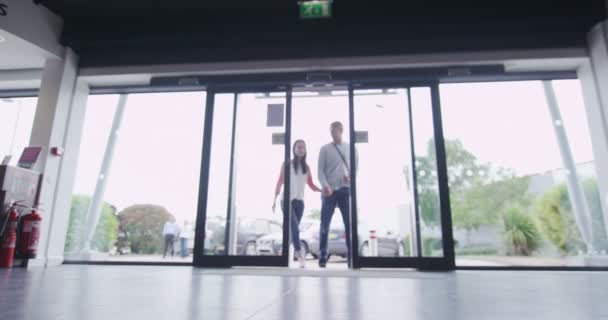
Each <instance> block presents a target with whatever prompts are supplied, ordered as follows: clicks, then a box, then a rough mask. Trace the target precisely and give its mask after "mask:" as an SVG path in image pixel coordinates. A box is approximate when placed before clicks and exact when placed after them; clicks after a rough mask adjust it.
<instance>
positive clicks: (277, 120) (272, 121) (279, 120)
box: [266, 104, 285, 127]
mask: <svg viewBox="0 0 608 320" xmlns="http://www.w3.org/2000/svg"><path fill="white" fill-rule="evenodd" d="M284 118H285V105H283V104H269V105H268V113H267V114H266V126H268V127H282V126H283V119H284Z"/></svg>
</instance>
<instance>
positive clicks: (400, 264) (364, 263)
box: [348, 80, 455, 270]
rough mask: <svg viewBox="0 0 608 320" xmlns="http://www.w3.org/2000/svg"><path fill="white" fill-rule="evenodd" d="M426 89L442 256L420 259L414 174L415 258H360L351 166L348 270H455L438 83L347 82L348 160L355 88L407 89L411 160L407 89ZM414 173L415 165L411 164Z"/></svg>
mask: <svg viewBox="0 0 608 320" xmlns="http://www.w3.org/2000/svg"><path fill="white" fill-rule="evenodd" d="M420 87H422V88H429V89H430V93H431V97H430V98H431V109H432V116H433V134H434V139H435V152H436V158H437V183H438V186H439V206H440V221H441V239H442V247H443V256H442V257H423V256H422V252H421V251H422V250H420V249H421V248H420V247H421V245H420V240H421V237H422V236H421V234H420V225H419V221H420V218H419V209H418V192H417V185H416V182H415V181H416V180H415V179H416V175H415V174H414V186H413V188H414V199H413V200H414V206H415V214H416V230H417V232H416V239H412V240H411V241H414V240H416V242H417V247H418V250H417V251H418V252H417V253H418V255H417V256H416V257H362V256H360V253H359V241H358V239H359V236H360V235H359V234H358V231H359V230H358V228H357V225H358V217H357V175H356V174H355V169H356V168H355V167H354V166H351V181H352V186H351V210H350V211H351V235H352V236H351V248H352V249H351V255H352V259H351V261H352V263H351V267H352V268H355V269H359V268H413V269H419V270H453V269H454V268H455V253H454V239H453V231H452V214H451V209H450V199H449V197H450V193H449V188H448V176H447V160H446V154H445V142H444V137H443V126H442V121H441V105H440V99H439V81H438V80H422V81H420V80H409V81H408V80H404V81H390V82H386V81H383V82H369V83H366V82H351V83H349V87H348V88H349V90H348V94H349V115H350V130H349V135H350V141H351V143H350V148H351V150H350V151H351V152H350V157H351V159H350V161H351V163H355V144H356V143H355V142H354V141H356V140H355V136H356V134H355V133H356V121H355V112H356V108H355V99H354V91H355V90H358V89H393V88H398V89H406V90H407V93H408V94H407V95H408V96H407V106H406V107H407V108H408V114H409V122H410V123H409V125H408V127H409V130H410V135H409V136H410V146H411V148H412V150H411V154H412V158H414V157H415V156H416V155H415V151H414V149H413V146H414V135H415V132H414V131H413V127H412V124H413V118H412V103H411V95H410V93H411V89H412V88H420ZM412 166H414V168H413V169H414V171H413V172H415V162H412Z"/></svg>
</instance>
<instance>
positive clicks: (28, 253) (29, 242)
mask: <svg viewBox="0 0 608 320" xmlns="http://www.w3.org/2000/svg"><path fill="white" fill-rule="evenodd" d="M38 210H39V209H38V208H32V210H31V212H30V213H28V214H26V215H24V216H23V218H21V228H20V229H19V246H18V248H17V249H18V252H19V256H20V257H21V258H25V259H34V258H36V254H37V253H38V241H39V240H40V224H41V223H42V222H41V221H42V217H41V216H40V214H38Z"/></svg>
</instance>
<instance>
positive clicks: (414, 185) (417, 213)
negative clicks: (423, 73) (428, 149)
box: [407, 88, 422, 257]
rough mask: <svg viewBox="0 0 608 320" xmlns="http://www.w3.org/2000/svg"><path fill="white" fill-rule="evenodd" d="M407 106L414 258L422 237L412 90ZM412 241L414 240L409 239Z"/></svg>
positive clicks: (408, 91)
mask: <svg viewBox="0 0 608 320" xmlns="http://www.w3.org/2000/svg"><path fill="white" fill-rule="evenodd" d="M407 106H408V114H409V127H410V148H411V155H412V188H413V190H414V215H415V222H416V226H415V227H416V239H415V240H416V256H418V257H422V235H421V234H420V209H419V207H418V176H417V173H416V148H415V142H414V141H415V140H414V134H415V133H414V117H413V114H414V112H413V111H412V90H411V88H407ZM411 240H412V241H414V239H411Z"/></svg>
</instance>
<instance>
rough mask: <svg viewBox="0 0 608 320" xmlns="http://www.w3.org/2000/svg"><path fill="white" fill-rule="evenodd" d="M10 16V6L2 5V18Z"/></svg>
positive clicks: (0, 15) (0, 10)
mask: <svg viewBox="0 0 608 320" xmlns="http://www.w3.org/2000/svg"><path fill="white" fill-rule="evenodd" d="M7 15H8V5H7V4H4V3H0V17H6V16H7Z"/></svg>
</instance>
